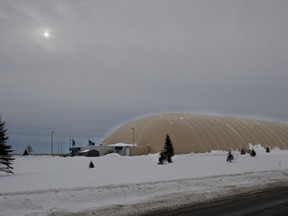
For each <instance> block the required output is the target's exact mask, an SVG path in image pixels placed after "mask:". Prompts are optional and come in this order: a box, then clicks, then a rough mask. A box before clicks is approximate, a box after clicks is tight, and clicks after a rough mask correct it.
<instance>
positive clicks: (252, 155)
mask: <svg viewBox="0 0 288 216" xmlns="http://www.w3.org/2000/svg"><path fill="white" fill-rule="evenodd" d="M250 156H251V157H255V156H256V151H255V150H254V149H252V151H251V153H250Z"/></svg>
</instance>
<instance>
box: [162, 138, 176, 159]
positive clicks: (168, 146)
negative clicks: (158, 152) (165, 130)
mask: <svg viewBox="0 0 288 216" xmlns="http://www.w3.org/2000/svg"><path fill="white" fill-rule="evenodd" d="M164 153H165V156H166V159H167V161H168V163H172V162H173V161H172V157H173V156H174V147H173V143H172V141H171V139H170V136H169V134H167V135H166V138H165V145H164Z"/></svg>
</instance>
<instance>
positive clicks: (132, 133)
mask: <svg viewBox="0 0 288 216" xmlns="http://www.w3.org/2000/svg"><path fill="white" fill-rule="evenodd" d="M131 129H132V144H133V148H132V156H134V143H135V141H134V128H131Z"/></svg>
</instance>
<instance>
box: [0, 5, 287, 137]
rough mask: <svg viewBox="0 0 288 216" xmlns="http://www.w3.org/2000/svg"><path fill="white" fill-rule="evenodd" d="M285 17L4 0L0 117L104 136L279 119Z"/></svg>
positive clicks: (274, 11)
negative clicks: (163, 124)
mask: <svg viewBox="0 0 288 216" xmlns="http://www.w3.org/2000/svg"><path fill="white" fill-rule="evenodd" d="M287 9H288V3H287V2H286V1H281V0H275V1H262V0H261V1H260V0H255V1H230V0H229V1H228V0H220V1H212V0H211V1H209V0H204V1H184V0H181V1H176V0H168V1H163V0H156V1H155V0H153V1H152V0H151V1H150V0H148V1H140V0H139V1H132V0H131V1H129V0H123V1H88V0H87V1H72V0H71V1H58V0H54V1H29V0H25V1H10V0H9V1H8V0H7V1H5V0H3V1H1V2H0V28H1V33H0V35H1V38H0V75H1V80H0V84H1V85H0V99H1V110H0V112H1V114H2V115H3V119H5V120H6V121H7V122H8V123H10V124H11V125H26V126H27V125H28V126H31V125H34V126H39V127H44V128H47V130H48V128H63V129H79V128H82V129H87V130H91V129H95V130H105V131H109V130H112V129H113V128H114V127H115V126H117V125H119V124H121V123H123V122H125V121H129V120H130V119H133V118H136V117H139V116H142V115H148V114H153V113H161V112H195V113H214V114H223V115H241V116H242V115H244V116H252V117H261V118H267V119H273V120H277V121H287V120H288V118H287V107H288V104H287V103H288V102H287V101H288V100H287V96H286V92H287V90H288V89H287V85H286V80H288V79H287V78H288V73H287V71H286V70H287V64H288V63H287V59H288V58H287V57H288V49H287V48H288V47H287V46H288V45H287V41H286V39H287V36H288V35H287V34H288V30H287V29H288V28H287V18H288V15H287ZM45 31H49V32H50V34H51V37H50V38H44V37H43V34H44V32H45ZM11 128H12V129H13V127H12V126H11ZM22 129H23V128H22ZM13 130H14V129H13ZM19 130H20V129H19V128H18V129H17V131H16V129H15V131H16V132H15V133H20V132H19ZM71 133H72V132H71ZM73 133H74V132H73ZM80 133H81V131H79V134H80ZM67 136H68V135H67ZM91 136H93V135H91ZM97 136H98V137H103V136H105V133H102V134H99V135H97Z"/></svg>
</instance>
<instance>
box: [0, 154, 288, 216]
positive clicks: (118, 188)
mask: <svg viewBox="0 0 288 216" xmlns="http://www.w3.org/2000/svg"><path fill="white" fill-rule="evenodd" d="M256 151H257V150H256ZM234 154H239V153H238V152H234ZM226 155H227V152H211V153H205V154H187V155H176V156H175V157H173V161H174V163H172V164H168V165H163V166H162V165H157V161H158V155H157V154H153V155H147V156H135V157H122V156H119V155H117V154H111V155H107V156H104V157H98V158H86V157H73V158H71V157H67V158H61V157H51V156H29V157H18V158H17V159H16V160H15V164H14V168H15V170H14V171H15V175H7V174H3V173H1V174H0V182H1V188H0V209H1V215H3V216H4V215H5V216H6V215H7V216H8V215H14V216H15V215H80V214H81V215H96V212H97V215H127V214H132V215H133V212H134V215H135V213H136V212H135V211H137V214H139V212H144V211H145V212H147V211H153V210H158V209H161V208H167V207H169V208H177V207H182V206H185V205H190V204H193V203H199V202H202V201H203V202H204V201H207V200H211V199H215V198H221V197H224V196H227V195H231V194H235V193H242V192H244V191H250V190H255V189H257V188H263V187H267V186H269V185H270V184H274V183H277V184H280V183H281V184H282V183H283V184H286V183H287V175H288V151H280V150H277V151H274V150H272V152H271V153H265V152H257V156H256V157H250V156H249V155H248V154H246V155H238V157H237V161H236V162H235V163H227V162H226ZM91 159H92V161H93V163H94V165H95V168H94V169H88V165H89V162H90V160H91ZM168 195H169V196H168ZM139 203H141V205H139Z"/></svg>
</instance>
